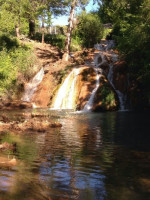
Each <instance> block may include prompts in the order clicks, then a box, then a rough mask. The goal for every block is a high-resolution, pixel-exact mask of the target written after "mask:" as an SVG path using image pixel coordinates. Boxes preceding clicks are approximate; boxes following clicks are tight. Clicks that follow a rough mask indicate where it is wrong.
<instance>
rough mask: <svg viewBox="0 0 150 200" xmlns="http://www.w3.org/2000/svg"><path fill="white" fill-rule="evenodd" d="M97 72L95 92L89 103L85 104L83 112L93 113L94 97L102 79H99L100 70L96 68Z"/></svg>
mask: <svg viewBox="0 0 150 200" xmlns="http://www.w3.org/2000/svg"><path fill="white" fill-rule="evenodd" d="M94 70H95V72H96V86H95V88H94V90H93V91H92V93H91V96H90V99H89V100H88V102H87V103H86V104H85V106H84V108H83V111H85V112H88V111H91V110H92V108H93V101H94V97H95V94H96V92H97V90H98V88H99V84H100V78H99V74H98V69H97V68H94Z"/></svg>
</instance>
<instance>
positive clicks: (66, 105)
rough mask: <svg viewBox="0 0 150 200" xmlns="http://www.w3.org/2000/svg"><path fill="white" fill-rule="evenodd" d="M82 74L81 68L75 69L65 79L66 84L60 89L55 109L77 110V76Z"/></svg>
mask: <svg viewBox="0 0 150 200" xmlns="http://www.w3.org/2000/svg"><path fill="white" fill-rule="evenodd" d="M79 73H80V68H75V69H73V70H72V72H71V73H70V74H69V75H68V77H67V78H66V79H65V81H64V83H63V84H62V86H61V87H60V89H59V91H58V93H57V96H56V99H55V102H54V105H53V109H74V108H75V99H74V92H75V85H76V80H77V76H78V74H79Z"/></svg>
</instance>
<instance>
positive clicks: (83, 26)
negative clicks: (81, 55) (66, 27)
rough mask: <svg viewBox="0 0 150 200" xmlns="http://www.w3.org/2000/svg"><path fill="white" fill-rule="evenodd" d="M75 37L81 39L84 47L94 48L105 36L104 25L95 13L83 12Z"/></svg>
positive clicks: (79, 17)
mask: <svg viewBox="0 0 150 200" xmlns="http://www.w3.org/2000/svg"><path fill="white" fill-rule="evenodd" d="M78 21H79V22H78V24H77V27H76V29H75V31H74V36H75V37H78V38H80V41H81V43H82V45H83V47H93V46H94V44H96V43H97V42H99V41H100V39H101V38H102V36H103V26H102V23H101V21H100V19H99V17H98V15H97V14H95V13H88V14H86V13H85V12H83V13H82V14H81V15H79V16H78Z"/></svg>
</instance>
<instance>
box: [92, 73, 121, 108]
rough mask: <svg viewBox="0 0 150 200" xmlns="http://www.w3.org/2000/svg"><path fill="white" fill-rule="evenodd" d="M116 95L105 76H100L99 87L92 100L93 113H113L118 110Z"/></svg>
mask: <svg viewBox="0 0 150 200" xmlns="http://www.w3.org/2000/svg"><path fill="white" fill-rule="evenodd" d="M118 106H119V105H118V99H117V95H116V93H115V91H114V89H113V88H112V86H111V85H110V84H109V82H108V80H107V79H106V78H105V76H101V82H100V86H99V88H98V90H97V93H96V95H95V98H94V106H93V111H113V110H117V108H118Z"/></svg>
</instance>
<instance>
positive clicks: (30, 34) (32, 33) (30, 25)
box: [29, 19, 35, 37]
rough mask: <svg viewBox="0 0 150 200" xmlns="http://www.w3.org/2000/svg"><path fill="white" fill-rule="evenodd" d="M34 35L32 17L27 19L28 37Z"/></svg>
mask: <svg viewBox="0 0 150 200" xmlns="http://www.w3.org/2000/svg"><path fill="white" fill-rule="evenodd" d="M34 35H35V21H34V20H33V19H30V20H29V37H33V36H34Z"/></svg>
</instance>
